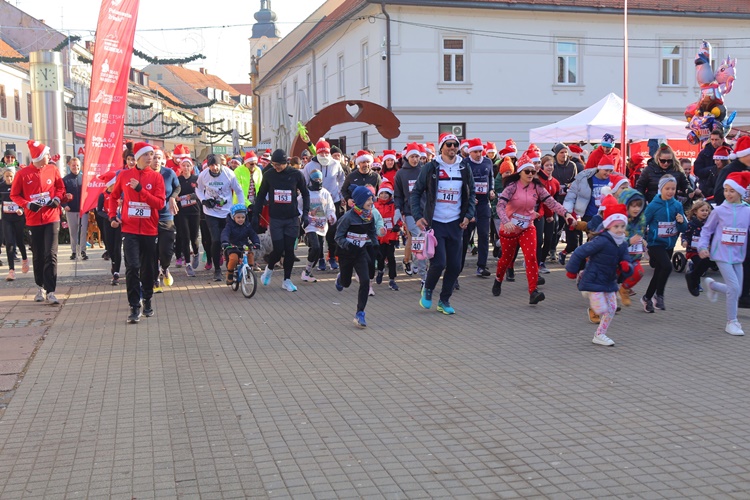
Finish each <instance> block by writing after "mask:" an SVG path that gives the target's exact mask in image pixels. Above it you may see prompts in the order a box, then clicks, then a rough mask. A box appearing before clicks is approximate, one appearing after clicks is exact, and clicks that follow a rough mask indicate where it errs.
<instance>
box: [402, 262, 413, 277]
mask: <svg viewBox="0 0 750 500" xmlns="http://www.w3.org/2000/svg"><path fill="white" fill-rule="evenodd" d="M403 262H404V272H405V273H406V275H407V276H411V275H412V274H414V271H412V270H411V262H406V261H403Z"/></svg>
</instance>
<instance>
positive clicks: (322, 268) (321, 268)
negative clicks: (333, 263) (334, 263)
mask: <svg viewBox="0 0 750 500" xmlns="http://www.w3.org/2000/svg"><path fill="white" fill-rule="evenodd" d="M325 270H326V260H325V259H320V261H318V271H325Z"/></svg>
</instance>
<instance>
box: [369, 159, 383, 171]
mask: <svg viewBox="0 0 750 500" xmlns="http://www.w3.org/2000/svg"><path fill="white" fill-rule="evenodd" d="M381 168H383V159H382V158H381V157H379V156H376V157H374V158H373V159H372V169H373V170H380V169H381Z"/></svg>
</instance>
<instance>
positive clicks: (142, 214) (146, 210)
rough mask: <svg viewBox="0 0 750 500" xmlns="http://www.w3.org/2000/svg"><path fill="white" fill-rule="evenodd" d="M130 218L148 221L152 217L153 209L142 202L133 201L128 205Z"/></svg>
mask: <svg viewBox="0 0 750 500" xmlns="http://www.w3.org/2000/svg"><path fill="white" fill-rule="evenodd" d="M128 217H134V218H136V219H148V218H149V217H151V207H149V206H148V204H147V203H143V202H142V201H131V202H130V203H128Z"/></svg>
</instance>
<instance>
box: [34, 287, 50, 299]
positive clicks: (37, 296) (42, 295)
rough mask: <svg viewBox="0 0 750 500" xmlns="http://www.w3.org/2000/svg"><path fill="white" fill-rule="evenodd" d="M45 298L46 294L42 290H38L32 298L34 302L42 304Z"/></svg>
mask: <svg viewBox="0 0 750 500" xmlns="http://www.w3.org/2000/svg"><path fill="white" fill-rule="evenodd" d="M45 298H47V294H46V292H45V291H44V288H40V289H39V291H38V292H36V296H35V297H34V302H44V299H45Z"/></svg>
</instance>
